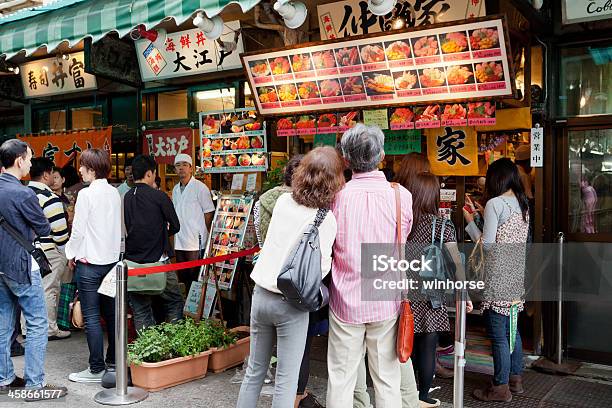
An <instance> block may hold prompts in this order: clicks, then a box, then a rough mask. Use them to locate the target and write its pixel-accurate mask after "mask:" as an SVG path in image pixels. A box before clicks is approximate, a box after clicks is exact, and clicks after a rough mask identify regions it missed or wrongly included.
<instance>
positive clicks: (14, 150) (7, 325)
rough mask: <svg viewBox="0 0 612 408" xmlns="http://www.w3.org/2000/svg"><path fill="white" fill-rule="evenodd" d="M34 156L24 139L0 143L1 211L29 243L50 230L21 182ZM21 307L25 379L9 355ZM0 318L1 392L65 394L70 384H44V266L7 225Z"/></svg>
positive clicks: (1, 254)
mask: <svg viewBox="0 0 612 408" xmlns="http://www.w3.org/2000/svg"><path fill="white" fill-rule="evenodd" d="M31 160H32V150H31V149H30V147H29V146H28V145H27V143H25V142H23V141H21V140H18V139H11V140H7V141H6V142H4V143H2V146H0V162H1V164H2V166H3V167H4V169H5V171H4V172H3V173H2V174H1V175H0V197H2V199H1V200H0V215H1V216H2V217H3V220H5V221H4V222H6V223H7V224H10V225H11V226H12V227H13V228H14V229H16V230H17V232H18V233H20V234H21V235H22V236H23V237H24V238H25V239H26V240H28V241H30V242H32V241H33V240H34V236H35V235H36V236H39V237H46V236H48V235H50V234H51V227H50V225H49V221H47V218H45V215H44V214H43V211H42V209H41V208H40V204H39V203H38V198H37V197H36V194H34V191H32V190H31V189H29V188H27V187H25V186H23V185H22V184H21V183H20V182H19V180H21V178H23V177H25V176H26V175H27V174H28V173H29V171H30V166H31ZM17 305H20V306H21V310H22V312H23V314H24V316H25V320H26V327H27V330H28V338H27V341H26V345H25V369H24V378H23V379H22V378H20V377H17V376H16V375H15V371H14V369H13V363H12V361H11V356H10V354H9V353H10V346H11V344H10V342H11V337H12V334H13V330H14V329H15V320H16V318H17V316H16V308H17ZM0 316H1V318H0V362H1V363H0V394H3V393H7V392H9V391H10V389H11V388H16V387H28V388H32V389H33V390H36V391H38V392H37V393H32V394H31V395H30V396H29V397H26V399H50V398H52V397H54V398H58V397H59V396H63V395H66V393H67V391H66V388H64V387H55V386H52V385H49V384H46V383H45V371H44V370H45V354H46V350H47V329H48V323H47V312H46V308H45V294H44V291H43V287H42V278H41V276H40V267H39V266H38V264H37V263H36V261H34V259H33V258H32V257H31V256H30V254H29V253H28V252H27V251H26V250H25V249H24V248H23V247H22V246H21V245H20V244H19V243H18V242H17V241H16V240H15V239H14V238H13V237H12V236H11V235H10V234H9V233H8V232H7V231H6V229H5V227H2V228H0ZM51 390H55V391H54V392H52V391H51Z"/></svg>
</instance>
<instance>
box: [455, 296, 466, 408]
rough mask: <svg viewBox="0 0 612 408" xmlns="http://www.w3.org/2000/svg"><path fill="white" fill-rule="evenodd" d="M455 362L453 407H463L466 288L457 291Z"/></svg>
mask: <svg viewBox="0 0 612 408" xmlns="http://www.w3.org/2000/svg"><path fill="white" fill-rule="evenodd" d="M455 296H456V301H455V309H456V310H455V364H454V371H455V375H454V380H453V407H454V408H463V388H464V382H465V380H464V367H465V362H466V361H465V325H466V321H465V320H466V301H467V292H466V291H465V289H457V290H456V291H455Z"/></svg>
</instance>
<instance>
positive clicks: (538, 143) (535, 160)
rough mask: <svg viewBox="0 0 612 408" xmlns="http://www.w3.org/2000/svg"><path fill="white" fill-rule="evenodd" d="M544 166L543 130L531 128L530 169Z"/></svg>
mask: <svg viewBox="0 0 612 408" xmlns="http://www.w3.org/2000/svg"><path fill="white" fill-rule="evenodd" d="M543 165H544V128H542V127H535V128H531V167H542V166H543Z"/></svg>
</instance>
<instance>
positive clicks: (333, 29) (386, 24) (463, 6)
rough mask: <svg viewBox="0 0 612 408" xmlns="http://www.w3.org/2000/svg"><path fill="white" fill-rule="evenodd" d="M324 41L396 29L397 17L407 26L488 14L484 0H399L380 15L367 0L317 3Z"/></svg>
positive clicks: (320, 28)
mask: <svg viewBox="0 0 612 408" xmlns="http://www.w3.org/2000/svg"><path fill="white" fill-rule="evenodd" d="M317 13H318V16H319V31H320V32H321V38H322V39H324V40H333V39H334V38H342V37H349V36H355V35H361V34H371V33H379V32H381V31H391V30H393V29H394V27H393V22H394V21H395V20H396V19H397V18H401V19H403V20H404V22H405V24H406V26H407V27H416V26H419V25H428V24H435V23H442V22H447V21H455V20H463V19H466V18H472V17H482V16H486V15H487V13H486V8H485V1H484V0H425V1H423V0H398V2H397V3H395V7H394V8H393V10H392V11H391V12H390V13H389V14H387V15H386V16H376V15H374V14H372V12H371V11H370V10H369V8H368V2H367V1H366V0H345V1H338V2H335V3H328V4H320V5H318V6H317Z"/></svg>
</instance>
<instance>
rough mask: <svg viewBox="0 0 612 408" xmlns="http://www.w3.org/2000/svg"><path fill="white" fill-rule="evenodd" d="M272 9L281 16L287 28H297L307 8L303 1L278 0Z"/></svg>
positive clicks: (301, 22)
mask: <svg viewBox="0 0 612 408" xmlns="http://www.w3.org/2000/svg"><path fill="white" fill-rule="evenodd" d="M274 10H276V12H277V13H278V14H280V16H281V17H282V18H283V21H284V22H285V25H286V26H287V28H292V29H295V28H298V27H299V26H301V25H302V24H304V21H306V16H307V15H308V10H306V6H305V5H304V3H302V2H299V1H290V0H278V1H277V2H276V3H274Z"/></svg>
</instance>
